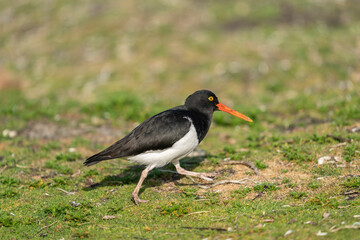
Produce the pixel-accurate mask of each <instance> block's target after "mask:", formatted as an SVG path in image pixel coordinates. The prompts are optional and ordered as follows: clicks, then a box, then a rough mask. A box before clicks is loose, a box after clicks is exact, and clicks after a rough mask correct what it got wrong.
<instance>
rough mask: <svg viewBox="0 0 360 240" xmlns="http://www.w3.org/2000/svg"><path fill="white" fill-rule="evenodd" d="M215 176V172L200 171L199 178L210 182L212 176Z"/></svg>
mask: <svg viewBox="0 0 360 240" xmlns="http://www.w3.org/2000/svg"><path fill="white" fill-rule="evenodd" d="M215 176H216V174H215V173H201V175H200V178H201V179H204V180H206V181H209V182H211V181H214V179H213V178H214V177H215Z"/></svg>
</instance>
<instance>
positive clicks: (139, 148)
mask: <svg viewBox="0 0 360 240" xmlns="http://www.w3.org/2000/svg"><path fill="white" fill-rule="evenodd" d="M217 110H220V111H224V112H227V113H230V114H232V115H234V116H236V117H239V118H241V119H244V120H246V121H249V122H252V120H251V119H250V118H249V117H247V116H245V115H243V114H241V113H239V112H237V111H235V110H233V109H231V108H229V107H227V106H225V105H224V104H222V103H220V102H219V101H218V98H217V97H216V96H215V94H214V93H212V92H211V91H209V90H200V91H196V92H195V93H193V94H191V95H190V96H189V97H188V98H187V99H186V101H185V104H184V105H181V106H177V107H174V108H171V109H169V110H166V111H164V112H161V113H159V114H156V115H155V116H153V117H151V118H149V119H147V120H145V121H144V122H143V123H141V124H140V125H139V126H137V127H136V128H135V129H134V130H132V131H131V132H130V133H129V134H128V135H127V136H125V137H124V138H122V139H120V140H119V141H117V142H115V143H114V144H113V145H111V146H110V147H108V148H106V149H105V150H103V151H101V152H99V153H97V154H95V155H94V156H92V157H89V158H88V159H87V160H86V161H85V162H84V165H85V166H91V165H94V164H96V163H98V162H101V161H103V160H108V159H114V158H123V157H126V158H128V159H129V160H130V161H133V162H136V163H138V164H141V165H144V166H146V167H145V169H144V170H143V171H142V173H141V177H140V180H139V182H138V184H137V186H136V188H135V190H134V192H133V193H132V199H133V201H134V202H135V203H136V204H137V205H138V204H139V203H143V202H147V201H146V200H141V199H140V198H139V190H140V188H141V185H142V183H143V181H144V180H145V178H146V177H147V175H148V173H149V171H151V170H152V169H154V168H159V167H163V166H165V165H166V164H168V163H170V162H171V163H173V164H174V165H175V167H176V171H177V172H178V173H179V174H183V175H189V176H194V177H199V178H202V179H205V180H207V181H212V178H213V177H214V176H215V175H214V174H212V173H196V172H191V171H187V170H185V169H183V168H182V167H181V166H180V163H179V160H180V159H182V158H183V157H185V156H186V155H188V154H189V153H191V152H192V151H193V150H194V149H195V148H196V146H197V145H198V144H199V143H200V142H201V141H202V140H203V139H204V137H205V135H206V134H207V132H208V130H209V128H210V124H211V121H212V116H213V113H214V111H217Z"/></svg>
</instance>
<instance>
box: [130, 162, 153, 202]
mask: <svg viewBox="0 0 360 240" xmlns="http://www.w3.org/2000/svg"><path fill="white" fill-rule="evenodd" d="M148 173H149V169H147V168H145V169H144V170H143V171H142V173H141V177H140V180H139V182H138V184H137V185H136V188H135V189H134V191H133V193H132V194H131V198H132V200H133V201H134V202H135V204H136V205H139V203H146V202H148V201H149V200H141V199H140V198H139V191H140V188H141V185H142V184H143V182H144V180H145V178H146V177H147V175H148Z"/></svg>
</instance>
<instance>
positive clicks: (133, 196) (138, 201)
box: [131, 195, 149, 206]
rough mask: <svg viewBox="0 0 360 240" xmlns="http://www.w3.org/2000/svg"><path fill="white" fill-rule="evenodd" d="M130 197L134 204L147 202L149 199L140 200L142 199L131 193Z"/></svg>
mask: <svg viewBox="0 0 360 240" xmlns="http://www.w3.org/2000/svg"><path fill="white" fill-rule="evenodd" d="M131 198H132V200H133V201H134V202H135V204H136V205H138V206H139V204H140V203H147V202H149V200H142V199H140V198H139V196H138V195H132V196H131Z"/></svg>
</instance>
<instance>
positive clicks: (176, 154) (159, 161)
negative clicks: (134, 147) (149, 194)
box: [128, 117, 199, 170]
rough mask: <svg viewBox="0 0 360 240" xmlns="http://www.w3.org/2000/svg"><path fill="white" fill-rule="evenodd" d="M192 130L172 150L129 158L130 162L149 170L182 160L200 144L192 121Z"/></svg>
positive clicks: (150, 152) (146, 153)
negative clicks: (144, 166) (146, 167)
mask: <svg viewBox="0 0 360 240" xmlns="http://www.w3.org/2000/svg"><path fill="white" fill-rule="evenodd" d="M185 118H186V119H188V120H189V121H190V122H191V125H190V130H189V132H188V133H187V134H185V136H184V137H182V138H181V139H180V140H179V141H177V142H176V143H174V145H172V146H171V147H170V148H166V149H163V150H156V151H147V152H144V153H141V154H138V155H136V156H132V157H129V158H128V159H129V160H130V161H133V162H136V163H139V164H141V165H146V166H148V169H149V170H151V169H153V168H158V167H163V166H165V165H166V164H168V163H170V162H171V161H173V160H175V159H181V158H183V157H185V156H186V155H188V154H189V153H191V152H192V151H193V150H194V149H195V148H196V146H197V145H198V144H199V140H198V136H197V133H196V129H195V127H194V124H193V123H192V121H191V119H190V118H188V117H185Z"/></svg>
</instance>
